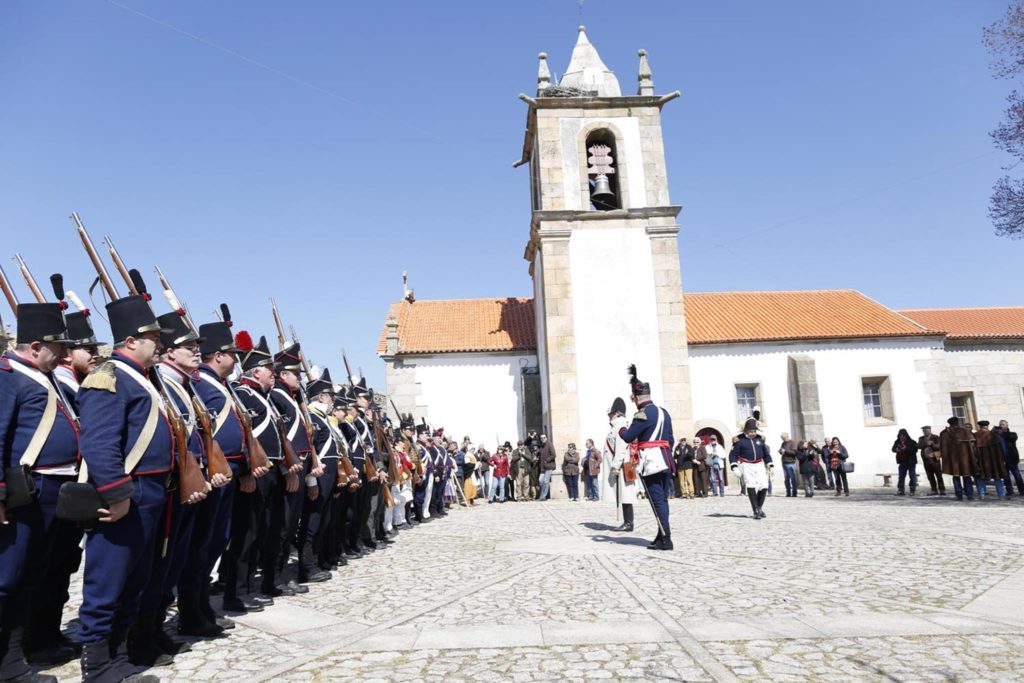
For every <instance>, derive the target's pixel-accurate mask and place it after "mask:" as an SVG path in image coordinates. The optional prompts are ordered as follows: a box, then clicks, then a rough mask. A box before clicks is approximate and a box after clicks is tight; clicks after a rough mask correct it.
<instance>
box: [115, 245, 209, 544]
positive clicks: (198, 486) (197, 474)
mask: <svg viewBox="0 0 1024 683" xmlns="http://www.w3.org/2000/svg"><path fill="white" fill-rule="evenodd" d="M116 262H117V263H118V264H119V265H118V272H120V273H121V276H122V277H123V278H124V281H125V284H126V285H127V286H128V290H129V291H130V292H131V293H132V294H141V295H143V296H147V297H148V295H147V294H146V283H145V282H143V280H142V275H141V274H140V273H139V271H137V270H127V269H125V268H124V263H123V262H121V259H120V257H117V260H116ZM101 265H102V264H101ZM97 274H99V268H97ZM102 278H103V276H102V275H100V279H101V280H102ZM112 288H113V283H111V290H109V291H113V289H112ZM147 305H148V303H147ZM148 374H149V376H150V377H151V378H152V380H153V384H154V385H155V386H156V389H157V391H158V392H159V394H160V397H161V398H162V400H163V403H164V405H166V406H167V409H166V410H165V411H164V414H165V415H166V417H167V422H168V424H169V425H170V427H171V431H172V432H174V442H175V450H176V453H175V460H176V462H177V466H178V491H179V500H180V501H181V502H182V503H187V502H188V501H189V499H190V498H191V497H192V496H193V494H196V493H204V494H205V493H207V492H209V491H210V484H209V483H208V482H207V481H206V479H205V478H204V477H203V471H202V470H201V469H200V467H199V462H198V458H197V457H196V456H195V455H193V454H192V453H190V452H189V450H188V424H187V421H186V420H185V416H184V415H183V414H182V412H181V409H180V408H179V407H178V404H177V403H175V402H174V400H173V399H171V396H170V393H169V392H168V391H167V387H166V386H165V385H164V378H163V377H162V376H161V375H160V371H159V370H157V369H155V368H154V369H153V371H152V372H151V373H148ZM166 543H167V539H166V538H165V539H164V544H165V546H164V553H165V554H166V552H167V548H166Z"/></svg>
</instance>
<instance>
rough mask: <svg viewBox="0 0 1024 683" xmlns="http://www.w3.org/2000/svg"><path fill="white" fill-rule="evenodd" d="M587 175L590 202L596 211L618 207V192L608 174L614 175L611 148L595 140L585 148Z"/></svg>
mask: <svg viewBox="0 0 1024 683" xmlns="http://www.w3.org/2000/svg"><path fill="white" fill-rule="evenodd" d="M587 152H588V156H587V175H588V176H589V179H590V183H589V184H590V204H591V207H592V208H594V209H596V210H598V211H609V210H611V209H618V208H620V205H619V199H618V193H617V192H616V190H615V188H614V187H613V186H612V181H611V180H610V179H609V177H608V176H610V175H614V173H615V167H614V166H613V164H614V163H615V161H614V159H613V157H612V148H611V147H610V146H608V145H606V144H604V143H601V142H597V143H595V144H592V145H590V146H589V147H588V148H587Z"/></svg>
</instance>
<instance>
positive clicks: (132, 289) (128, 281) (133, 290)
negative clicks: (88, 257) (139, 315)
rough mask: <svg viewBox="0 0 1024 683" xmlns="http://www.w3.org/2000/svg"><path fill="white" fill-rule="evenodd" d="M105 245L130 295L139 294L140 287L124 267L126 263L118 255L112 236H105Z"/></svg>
mask: <svg viewBox="0 0 1024 683" xmlns="http://www.w3.org/2000/svg"><path fill="white" fill-rule="evenodd" d="M103 244H105V245H107V252H109V253H110V260H111V261H113V262H114V267H115V268H117V272H119V273H121V279H122V280H124V283H125V285H127V286H128V293H129V294H139V290H138V287H136V286H135V283H134V282H133V281H132V277H131V274H130V273H129V272H128V269H127V268H126V267H125V265H124V261H122V260H121V255H120V254H118V253H117V248H116V247H115V246H114V241H113V240H112V239H110V235H104V236H103Z"/></svg>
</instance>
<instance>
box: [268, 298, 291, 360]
mask: <svg viewBox="0 0 1024 683" xmlns="http://www.w3.org/2000/svg"><path fill="white" fill-rule="evenodd" d="M270 310H271V311H273V313H274V325H276V326H277V345H278V346H279V347H280V348H279V349H278V350H279V351H280V350H281V349H284V347H285V346H287V345H288V338H287V337H285V336H284V324H283V323H282V322H281V313H280V312H279V311H278V310H277V302H276V301H274V297H270Z"/></svg>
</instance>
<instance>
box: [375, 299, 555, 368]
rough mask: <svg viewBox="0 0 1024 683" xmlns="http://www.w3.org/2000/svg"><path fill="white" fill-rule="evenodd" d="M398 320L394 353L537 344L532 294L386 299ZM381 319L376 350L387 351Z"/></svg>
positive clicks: (501, 348)
mask: <svg viewBox="0 0 1024 683" xmlns="http://www.w3.org/2000/svg"><path fill="white" fill-rule="evenodd" d="M392 316H394V317H395V318H397V320H398V352H399V353H407V354H415V353H457V352H463V353H468V352H472V351H519V350H523V351H532V350H535V349H536V348H537V331H536V325H535V318H534V315H533V299H517V298H507V299H447V300H435V301H423V300H417V301H416V302H415V303H411V304H410V303H406V302H402V303H397V304H391V307H390V309H389V310H388V319H390V318H391V317H392ZM387 331H388V330H387V322H386V321H385V325H384V329H383V330H382V331H381V335H380V341H379V343H378V345H377V353H379V354H383V353H385V352H386V351H387Z"/></svg>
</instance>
